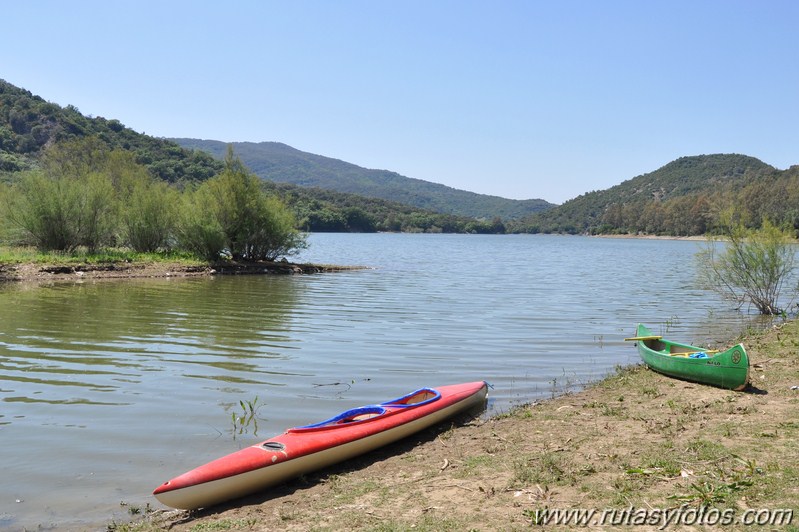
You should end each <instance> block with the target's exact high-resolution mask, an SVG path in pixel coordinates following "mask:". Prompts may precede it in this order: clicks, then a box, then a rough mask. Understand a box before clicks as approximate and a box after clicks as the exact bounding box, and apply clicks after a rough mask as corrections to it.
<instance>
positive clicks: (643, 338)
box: [624, 336, 663, 342]
mask: <svg viewBox="0 0 799 532" xmlns="http://www.w3.org/2000/svg"><path fill="white" fill-rule="evenodd" d="M662 339H663V337H662V336H633V337H632V338H625V339H624V341H625V342H639V341H643V340H662Z"/></svg>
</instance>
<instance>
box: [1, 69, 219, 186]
mask: <svg viewBox="0 0 799 532" xmlns="http://www.w3.org/2000/svg"><path fill="white" fill-rule="evenodd" d="M91 136H94V137H97V138H99V139H100V140H101V141H103V142H104V143H105V144H106V145H107V146H108V147H109V148H111V149H116V148H121V149H124V150H127V151H131V152H133V154H134V155H135V158H136V161H137V162H138V163H140V164H143V165H145V166H146V167H147V168H148V169H149V170H150V172H151V173H152V174H153V175H154V176H156V177H159V178H160V179H163V180H165V181H168V182H172V183H174V182H176V181H180V180H189V181H202V180H205V179H208V178H209V177H211V176H213V175H214V174H216V173H218V172H219V171H220V170H221V168H222V163H221V162H220V161H218V160H216V159H214V158H212V157H210V156H209V155H208V154H207V153H204V152H197V151H190V150H187V149H185V148H182V147H180V146H178V145H177V144H175V143H174V142H171V141H168V140H164V139H158V138H155V137H150V136H147V135H144V134H141V133H137V132H135V131H133V130H132V129H130V128H127V127H125V126H124V125H123V124H122V123H120V122H119V120H114V119H111V120H106V119H105V118H102V117H96V118H89V117H86V116H84V115H82V114H81V113H80V111H79V110H78V109H77V108H75V107H73V106H71V105H68V106H67V107H61V106H59V105H56V104H54V103H49V102H47V101H45V100H44V99H42V98H41V97H39V96H35V95H33V94H31V93H30V92H29V91H27V90H25V89H21V88H18V87H15V86H14V85H11V84H10V83H7V82H6V81H4V80H2V79H0V172H16V171H19V170H25V169H29V168H31V167H33V166H35V165H36V162H37V160H38V159H39V156H40V155H41V152H42V149H43V148H44V147H45V146H48V145H50V144H54V143H57V142H61V141H69V140H75V139H79V138H84V137H91Z"/></svg>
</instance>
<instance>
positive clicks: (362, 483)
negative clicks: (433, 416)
mask: <svg viewBox="0 0 799 532" xmlns="http://www.w3.org/2000/svg"><path fill="white" fill-rule="evenodd" d="M745 344H746V347H747V349H748V351H749V354H750V357H751V360H752V363H753V367H752V381H753V386H752V387H751V388H750V389H749V390H747V391H745V392H733V391H728V390H722V389H717V388H711V387H708V386H702V385H699V384H692V383H688V382H683V381H678V380H674V379H670V378H668V377H664V376H662V375H659V374H657V373H654V372H652V371H650V370H648V369H646V368H644V367H642V366H635V367H632V368H627V369H621V370H619V372H618V373H617V374H615V375H612V376H610V377H608V378H607V379H605V380H603V381H602V382H599V383H597V384H595V385H593V386H591V387H590V388H589V389H587V390H585V391H583V392H580V393H576V394H572V395H566V396H562V397H558V398H555V399H552V400H548V401H544V402H541V403H536V404H531V405H527V406H524V407H520V408H518V409H516V410H514V411H513V412H511V413H509V414H507V415H504V416H501V417H498V418H495V419H490V420H487V421H480V420H472V421H471V422H467V423H466V424H460V425H452V424H450V425H446V426H442V427H439V428H437V429H431V430H428V431H426V432H423V433H421V434H419V435H417V436H415V437H412V438H410V439H407V440H405V441H402V442H400V443H398V444H395V445H392V446H390V447H387V448H384V449H382V450H380V451H378V452H375V453H372V454H369V455H368V456H365V457H363V458H360V459H357V460H353V461H350V462H348V463H346V464H343V465H341V466H338V467H335V468H332V469H328V470H325V471H322V472H319V473H317V474H313V475H310V476H308V477H306V478H303V479H298V480H296V481H293V482H291V483H290V484H288V485H286V486H284V487H281V488H278V489H274V490H271V491H269V492H267V493H263V494H260V495H257V496H253V497H250V498H247V499H242V500H238V501H236V502H234V503H230V504H227V505H224V506H220V507H216V508H212V509H208V510H202V511H196V512H182V511H170V510H158V511H155V512H153V513H151V514H150V515H149V516H148V517H147V518H146V519H145V520H143V521H139V522H137V523H134V524H120V525H114V526H116V528H117V529H118V530H138V531H144V530H166V529H168V530H174V531H199V530H303V531H304V530H331V531H334V530H352V529H360V530H409V529H413V530H429V531H442V530H453V531H461V530H522V529H527V528H529V527H530V526H531V525H533V524H534V523H535V522H536V520H539V521H540V520H541V517H542V514H541V510H544V509H550V510H565V509H585V510H591V509H595V510H597V511H598V514H596V515H594V516H593V518H592V519H593V521H592V525H591V528H595V529H596V528H602V529H604V530H642V531H643V530H656V529H659V528H660V527H661V526H663V525H664V523H665V522H664V521H663V519H671V522H669V523H665V524H666V526H665V527H664V529H668V530H697V529H710V530H721V529H722V528H723V529H725V530H731V529H732V530H744V529H746V530H751V529H752V527H747V526H744V523H743V521H744V520H746V519H749V520H754V519H758V520H760V521H761V522H764V521H766V520H772V521H775V520H779V519H781V520H782V521H781V523H780V524H778V525H772V526H766V527H765V528H764V529H765V530H794V531H796V530H799V466H797V464H799V408H797V407H798V406H799V389H796V388H794V387H796V386H799V355H797V351H798V350H799V322H795V321H794V322H790V323H788V324H785V325H782V326H780V327H775V328H774V329H772V330H770V331H769V332H767V333H765V334H763V335H759V336H757V337H752V338H748V339H746V340H745ZM626 348H628V349H634V347H633V346H632V345H630V346H629V347H626ZM455 380H457V379H455ZM153 506H158V503H157V502H156V501H155V500H154V501H153ZM784 509H793V510H794V511H795V512H794V513H795V514H796V515H793V516H792V524H791V525H788V526H786V521H785V520H786V519H787V517H786V516H788V511H783V512H781V513H780V511H781V510H784ZM605 510H607V511H605ZM667 510H668V511H670V512H678V513H667ZM603 511H605V513H606V517H605V522H604V525H601V524H600V523H599V521H598V520H599V519H600V518H601V513H602V512H603ZM625 512H626V513H625ZM769 512H770V513H769ZM646 520H648V521H646ZM714 520H715V524H714ZM728 520H729V522H728ZM700 523H705V524H706V525H710V526H709V528H700V527H699V526H698V524H700ZM539 524H541V523H539ZM635 524H638V525H640V526H630V525H635ZM722 524H724V525H725V526H723V527H722V526H721V525H722ZM112 528H113V527H112ZM545 528H546V529H548V530H573V529H575V528H579V527H577V526H575V525H574V523H572V524H569V525H560V526H558V525H555V524H552V523H550V524H549V525H548V526H546V527H545Z"/></svg>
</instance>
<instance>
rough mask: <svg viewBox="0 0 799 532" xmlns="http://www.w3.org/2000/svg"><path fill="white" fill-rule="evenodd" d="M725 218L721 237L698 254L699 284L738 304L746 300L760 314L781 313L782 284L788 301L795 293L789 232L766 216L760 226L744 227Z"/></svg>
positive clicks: (793, 249) (793, 250)
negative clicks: (786, 289)
mask: <svg viewBox="0 0 799 532" xmlns="http://www.w3.org/2000/svg"><path fill="white" fill-rule="evenodd" d="M726 219H727V222H726V223H724V224H722V227H723V237H722V238H721V239H719V238H711V239H709V240H708V243H707V246H705V248H704V249H703V250H702V251H700V252H699V254H698V266H699V275H700V280H701V283H702V285H703V286H704V287H706V288H709V289H711V290H714V291H716V292H718V293H719V294H721V295H722V296H723V297H725V298H727V299H731V300H733V301H735V302H736V303H737V304H738V305H739V306H743V305H745V304H747V303H750V304H752V305H754V306H755V308H757V310H758V311H759V312H760V313H761V314H772V315H773V314H781V313H783V311H784V309H783V308H781V307H780V306H779V305H780V298H781V296H782V295H783V290H784V289H785V288H786V284H788V285H789V286H788V290H789V292H790V300H791V301H793V300H794V299H795V298H796V295H797V294H799V284H796V280H795V278H794V276H793V273H794V269H795V267H796V245H795V244H794V239H793V237H792V235H791V233H789V232H788V231H786V230H783V229H780V228H779V227H777V226H775V225H774V224H772V223H771V222H769V221H768V220H763V223H762V224H761V227H760V228H748V227H746V226H745V225H744V223H743V222H742V221H735V222H733V221H732V216H729V215H728V216H727V217H726ZM791 283H793V284H792V286H791Z"/></svg>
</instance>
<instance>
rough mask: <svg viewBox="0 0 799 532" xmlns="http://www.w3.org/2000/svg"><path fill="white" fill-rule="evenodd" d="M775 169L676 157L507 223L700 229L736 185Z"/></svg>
mask: <svg viewBox="0 0 799 532" xmlns="http://www.w3.org/2000/svg"><path fill="white" fill-rule="evenodd" d="M773 172H775V169H774V168H773V167H771V166H769V165H767V164H765V163H763V162H762V161H759V160H757V159H755V158H753V157H747V156H745V155H737V154H720V155H699V156H693V157H681V158H680V159H677V160H676V161H673V162H671V163H669V164H667V165H665V166H663V167H662V168H660V169H658V170H656V171H654V172H651V173H648V174H644V175H640V176H638V177H635V178H633V179H629V180H627V181H624V182H622V183H621V184H619V185H616V186H615V187H612V188H609V189H607V190H602V191H594V192H589V193H586V194H583V195H581V196H578V197H577V198H574V199H572V200H569V201H567V202H566V203H564V204H563V205H561V206H559V207H555V208H553V209H550V210H548V211H545V212H542V213H538V214H535V215H533V216H530V217H527V218H524V219H523V220H520V221H514V222H512V223H510V224H509V227H508V230H509V231H512V232H530V233H569V234H583V233H588V234H599V233H603V234H616V233H622V234H626V233H633V234H635V233H646V234H655V235H670V236H687V235H698V234H704V233H705V232H706V231H708V230H709V229H710V227H711V226H712V224H713V222H714V220H716V218H717V215H718V213H719V212H720V210H721V209H722V208H723V207H724V206H727V205H731V204H733V202H735V201H736V200H737V196H738V194H740V192H741V189H742V187H745V186H747V185H748V184H752V183H756V182H757V181H758V180H759V179H761V178H763V177H764V176H767V175H770V174H771V173H773Z"/></svg>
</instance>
